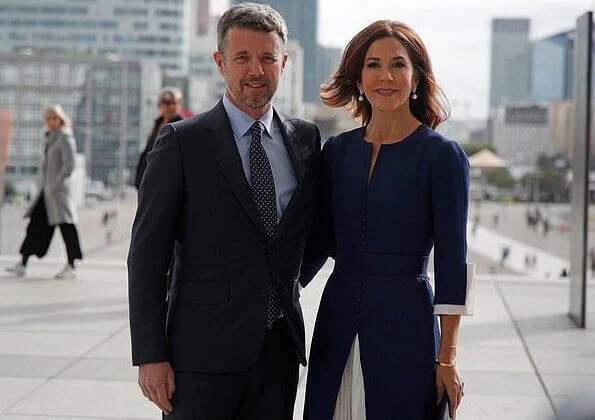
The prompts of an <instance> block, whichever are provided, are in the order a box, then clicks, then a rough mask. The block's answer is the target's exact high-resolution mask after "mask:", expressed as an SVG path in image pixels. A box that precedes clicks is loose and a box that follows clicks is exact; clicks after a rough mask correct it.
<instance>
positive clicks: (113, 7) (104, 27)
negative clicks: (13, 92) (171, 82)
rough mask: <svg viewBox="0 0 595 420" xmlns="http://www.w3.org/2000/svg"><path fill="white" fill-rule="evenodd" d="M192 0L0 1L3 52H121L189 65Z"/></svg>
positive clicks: (176, 66) (171, 68) (166, 66)
mask: <svg viewBox="0 0 595 420" xmlns="http://www.w3.org/2000/svg"><path fill="white" fill-rule="evenodd" d="M189 11H190V0H158V1H147V0H127V1H122V0H85V1H73V0H27V1H18V0H0V51H1V52H15V51H18V50H22V49H26V48H33V49H35V50H38V51H41V52H56V53H83V54H99V55H107V54H113V55H119V56H122V57H124V58H126V59H129V58H147V59H151V60H153V61H156V62H158V63H159V64H160V67H161V69H162V70H164V71H165V72H168V73H171V74H176V75H180V74H184V73H186V71H187V67H188V49H189V42H188V35H189V31H188V30H187V28H188V22H189V15H190V13H189Z"/></svg>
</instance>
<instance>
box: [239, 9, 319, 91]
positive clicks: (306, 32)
mask: <svg viewBox="0 0 595 420" xmlns="http://www.w3.org/2000/svg"><path fill="white" fill-rule="evenodd" d="M251 1H252V2H253V3H261V4H269V5H270V6H271V7H273V8H274V9H275V10H277V11H278V12H279V13H281V15H282V16H283V18H284V19H285V21H286V22H287V27H288V31H289V38H290V39H293V40H297V41H299V43H300V45H301V46H302V48H303V49H304V101H307V102H316V101H318V94H319V92H320V89H319V84H320V81H319V80H318V77H317V75H316V55H317V54H316V53H317V44H316V34H317V28H316V21H317V18H318V9H317V7H318V1H317V0H302V1H296V0H251ZM232 2H233V4H238V3H243V1H241V0H233V1H232Z"/></svg>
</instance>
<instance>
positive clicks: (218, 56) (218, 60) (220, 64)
mask: <svg viewBox="0 0 595 420" xmlns="http://www.w3.org/2000/svg"><path fill="white" fill-rule="evenodd" d="M213 60H214V61H215V64H216V65H217V68H218V69H219V73H220V74H221V75H222V76H224V75H225V62H224V61H225V60H224V59H223V53H221V52H220V51H215V52H214V53H213Z"/></svg>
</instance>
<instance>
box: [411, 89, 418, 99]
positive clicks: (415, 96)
mask: <svg viewBox="0 0 595 420" xmlns="http://www.w3.org/2000/svg"><path fill="white" fill-rule="evenodd" d="M411 99H417V93H415V91H413V95H411Z"/></svg>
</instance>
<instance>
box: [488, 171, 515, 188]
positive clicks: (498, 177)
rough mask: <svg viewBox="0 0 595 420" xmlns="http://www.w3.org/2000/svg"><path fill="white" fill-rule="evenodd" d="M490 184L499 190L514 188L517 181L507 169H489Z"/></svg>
mask: <svg viewBox="0 0 595 420" xmlns="http://www.w3.org/2000/svg"><path fill="white" fill-rule="evenodd" d="M485 171H486V175H487V181H488V184H490V185H494V186H496V187H499V188H512V187H514V185H515V179H514V178H513V177H512V176H511V175H510V172H509V171H508V169H507V168H494V169H487V170H485Z"/></svg>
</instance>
